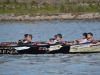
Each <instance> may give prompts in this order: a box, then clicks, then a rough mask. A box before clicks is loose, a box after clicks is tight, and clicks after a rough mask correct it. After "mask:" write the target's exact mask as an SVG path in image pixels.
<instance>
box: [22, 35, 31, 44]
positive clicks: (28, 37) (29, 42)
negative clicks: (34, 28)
mask: <svg viewBox="0 0 100 75" xmlns="http://www.w3.org/2000/svg"><path fill="white" fill-rule="evenodd" d="M32 38H33V36H32V35H31V34H28V36H27V40H26V41H24V42H23V43H27V44H31V41H32Z"/></svg>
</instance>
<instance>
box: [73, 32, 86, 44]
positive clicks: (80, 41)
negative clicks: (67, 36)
mask: <svg viewBox="0 0 100 75" xmlns="http://www.w3.org/2000/svg"><path fill="white" fill-rule="evenodd" d="M87 41H88V40H87V33H83V36H82V39H80V40H74V43H75V44H81V43H87Z"/></svg>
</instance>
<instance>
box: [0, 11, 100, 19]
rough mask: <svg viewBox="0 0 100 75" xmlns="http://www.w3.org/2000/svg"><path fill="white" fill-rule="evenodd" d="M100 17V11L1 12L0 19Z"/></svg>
mask: <svg viewBox="0 0 100 75" xmlns="http://www.w3.org/2000/svg"><path fill="white" fill-rule="evenodd" d="M84 19H100V13H81V14H73V13H50V14H40V13H36V14H14V13H11V14H0V21H39V20H84Z"/></svg>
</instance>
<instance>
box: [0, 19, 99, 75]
mask: <svg viewBox="0 0 100 75" xmlns="http://www.w3.org/2000/svg"><path fill="white" fill-rule="evenodd" d="M0 32H1V33H0V42H2V41H16V40H18V39H21V38H22V37H23V35H24V34H25V33H30V34H32V35H33V37H34V38H33V41H38V40H39V41H44V40H47V39H49V38H51V37H53V36H54V35H55V34H57V33H62V34H63V40H74V39H79V38H81V34H82V33H83V32H92V33H93V34H94V39H100V21H99V20H63V21H62V20H54V21H34V22H29V21H26V22H25V21H10V22H9V21H1V22H0ZM0 75H100V53H92V54H44V55H26V54H24V55H0Z"/></svg>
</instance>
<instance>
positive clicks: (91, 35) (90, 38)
mask: <svg viewBox="0 0 100 75" xmlns="http://www.w3.org/2000/svg"><path fill="white" fill-rule="evenodd" d="M92 37H93V34H92V33H87V42H92Z"/></svg>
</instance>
